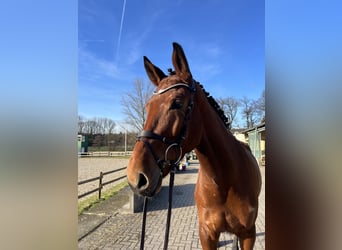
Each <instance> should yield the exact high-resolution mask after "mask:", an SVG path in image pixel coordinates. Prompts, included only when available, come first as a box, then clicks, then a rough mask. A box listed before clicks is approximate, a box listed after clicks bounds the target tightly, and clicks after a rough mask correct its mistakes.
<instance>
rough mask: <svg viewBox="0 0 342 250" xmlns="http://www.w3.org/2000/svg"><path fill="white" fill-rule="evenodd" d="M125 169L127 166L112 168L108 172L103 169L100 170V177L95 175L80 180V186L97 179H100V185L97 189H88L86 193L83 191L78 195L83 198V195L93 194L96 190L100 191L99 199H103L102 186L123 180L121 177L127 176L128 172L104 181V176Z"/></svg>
mask: <svg viewBox="0 0 342 250" xmlns="http://www.w3.org/2000/svg"><path fill="white" fill-rule="evenodd" d="M124 169H126V167H123V168H119V169H115V170H111V171H107V172H102V171H101V172H100V175H99V176H98V177H94V178H90V179H87V180H83V181H79V182H78V183H77V185H78V186H79V185H82V184H85V183H89V182H93V181H97V180H98V181H99V186H98V187H97V188H95V189H92V190H90V191H87V192H85V193H83V194H80V195H78V199H80V198H82V197H85V196H87V195H90V194H92V193H94V192H97V191H98V192H99V199H101V192H102V188H103V187H104V186H106V185H108V184H111V183H113V182H116V181H119V180H121V179H124V178H126V174H124V175H122V176H119V177H117V178H115V179H113V180H110V181H106V182H103V176H105V175H108V174H113V173H116V172H119V171H122V170H124Z"/></svg>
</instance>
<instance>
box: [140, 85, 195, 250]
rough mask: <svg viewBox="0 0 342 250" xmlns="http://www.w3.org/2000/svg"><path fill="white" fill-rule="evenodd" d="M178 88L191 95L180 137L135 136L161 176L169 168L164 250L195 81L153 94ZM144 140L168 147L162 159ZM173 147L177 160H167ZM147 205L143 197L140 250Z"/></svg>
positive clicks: (143, 134)
mask: <svg viewBox="0 0 342 250" xmlns="http://www.w3.org/2000/svg"><path fill="white" fill-rule="evenodd" d="M178 87H185V88H187V89H188V90H189V91H190V93H191V97H190V101H189V105H188V107H187V110H186V115H185V118H184V124H183V127H182V129H181V132H180V135H179V136H178V138H177V139H176V140H170V139H168V138H166V137H164V136H162V135H158V134H155V133H153V132H152V131H147V130H143V131H141V132H140V134H139V135H138V136H137V141H141V142H143V143H144V145H145V146H147V148H149V150H150V152H151V154H152V156H153V158H154V159H155V161H156V163H157V165H158V167H159V169H160V174H161V176H162V175H163V173H164V169H165V168H166V167H167V166H170V182H169V200H168V210H167V219H166V229H165V238H164V250H166V249H167V246H168V242H169V234H170V222H171V210H172V191H173V186H174V178H175V172H176V168H177V167H178V166H179V162H180V160H181V157H182V154H183V152H182V147H181V143H182V141H183V140H184V139H185V136H186V131H187V125H188V120H189V118H190V115H191V111H192V108H193V96H194V93H195V91H196V87H195V81H192V85H191V86H189V85H188V84H186V83H177V84H174V85H171V86H169V87H167V88H165V89H160V90H159V91H154V92H153V95H160V94H163V93H165V92H167V91H169V90H170V89H174V88H178ZM144 138H148V139H154V140H159V141H161V142H163V143H164V144H166V145H168V147H167V148H166V150H165V153H164V159H160V158H158V157H157V155H156V154H155V152H154V151H153V148H152V146H151V144H150V143H148V142H147V141H146V140H144ZM173 147H179V151H180V153H179V157H178V158H177V160H176V161H171V160H168V152H169V150H170V149H171V148H173ZM147 203H148V198H147V196H145V198H144V207H143V220H142V227H141V238H140V249H141V250H143V249H144V243H145V228H146V214H147Z"/></svg>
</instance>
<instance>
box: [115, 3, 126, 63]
mask: <svg viewBox="0 0 342 250" xmlns="http://www.w3.org/2000/svg"><path fill="white" fill-rule="evenodd" d="M125 8H126V0H124V3H123V7H122V15H121V23H120V30H119V38H118V44H117V47H116V58H115V62H116V63H117V62H118V58H119V49H120V43H121V34H122V26H123V21H124V17H125Z"/></svg>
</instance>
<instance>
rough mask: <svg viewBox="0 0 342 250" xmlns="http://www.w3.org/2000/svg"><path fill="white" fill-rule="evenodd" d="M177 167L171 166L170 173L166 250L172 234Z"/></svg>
mask: <svg viewBox="0 0 342 250" xmlns="http://www.w3.org/2000/svg"><path fill="white" fill-rule="evenodd" d="M175 171H176V170H175V165H174V164H172V165H171V171H170V183H169V207H168V209H167V219H166V229H165V240H164V250H167V245H168V243H169V234H170V224H171V209H172V190H173V182H174V179H175Z"/></svg>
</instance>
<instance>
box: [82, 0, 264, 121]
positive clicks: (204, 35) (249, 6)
mask: <svg viewBox="0 0 342 250" xmlns="http://www.w3.org/2000/svg"><path fill="white" fill-rule="evenodd" d="M78 5H79V6H78V8H79V12H78V20H79V28H78V44H79V50H78V56H79V64H78V81H79V83H78V112H79V114H80V115H83V116H85V117H87V118H91V117H95V116H97V117H108V118H111V119H113V120H115V121H119V122H120V121H123V120H124V115H123V114H122V107H121V96H122V95H123V94H124V93H125V92H127V91H130V90H131V89H132V88H133V82H134V80H135V79H137V78H140V79H143V80H144V81H148V78H147V76H146V73H145V71H144V67H143V59H142V58H143V56H144V55H145V56H147V57H148V58H149V59H150V60H151V61H152V62H153V63H154V64H155V65H157V66H158V67H160V68H161V69H162V70H164V72H167V68H170V67H171V66H172V64H171V53H172V42H178V43H180V44H181V45H182V47H183V49H184V51H185V54H186V56H187V59H188V62H189V66H190V69H191V72H192V75H193V77H194V78H195V79H196V80H197V81H199V82H201V83H202V84H203V85H204V87H205V88H206V89H207V91H209V92H210V93H211V94H212V95H213V96H214V97H215V98H218V97H228V96H233V97H236V98H241V97H243V96H247V97H249V98H253V99H257V98H258V97H259V96H260V95H261V93H262V90H263V89H264V88H265V87H264V86H265V73H264V72H265V67H264V58H265V56H264V53H265V51H264V47H265V45H264V37H265V32H264V26H265V25H264V7H265V6H264V1H244V0H242V1H230V0H229V1H227V0H210V1H209V0H208V1H204V0H201V1H185V0H178V1H166V0H150V1H138V0H126V1H125V0H117V1H111V0H102V1H93V0H82V1H79V3H78Z"/></svg>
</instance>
